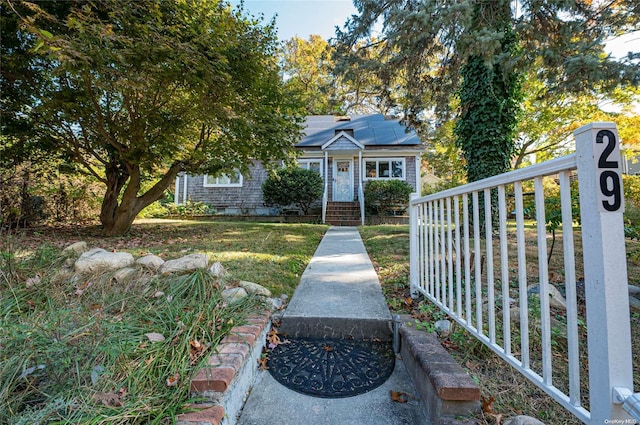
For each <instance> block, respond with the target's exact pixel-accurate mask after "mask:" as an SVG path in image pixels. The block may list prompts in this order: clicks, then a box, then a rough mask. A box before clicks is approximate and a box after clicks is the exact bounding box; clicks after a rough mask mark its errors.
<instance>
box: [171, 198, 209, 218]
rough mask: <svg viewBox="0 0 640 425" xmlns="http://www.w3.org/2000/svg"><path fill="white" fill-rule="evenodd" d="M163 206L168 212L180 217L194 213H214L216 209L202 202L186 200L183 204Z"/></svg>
mask: <svg viewBox="0 0 640 425" xmlns="http://www.w3.org/2000/svg"><path fill="white" fill-rule="evenodd" d="M164 208H166V209H167V210H169V214H171V215H177V216H180V217H190V216H194V215H212V214H215V213H216V209H215V208H214V207H213V206H211V205H209V204H206V203H204V202H193V201H190V200H188V201H187V202H186V203H184V204H179V205H176V204H171V203H168V204H165V205H164Z"/></svg>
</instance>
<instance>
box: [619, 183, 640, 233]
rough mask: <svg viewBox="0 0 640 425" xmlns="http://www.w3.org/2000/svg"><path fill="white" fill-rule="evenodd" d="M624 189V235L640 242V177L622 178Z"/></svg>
mask: <svg viewBox="0 0 640 425" xmlns="http://www.w3.org/2000/svg"><path fill="white" fill-rule="evenodd" d="M622 186H623V188H624V202H625V207H624V234H625V236H626V237H628V238H631V239H638V240H640V176H627V175H623V176H622Z"/></svg>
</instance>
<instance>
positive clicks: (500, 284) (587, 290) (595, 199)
mask: <svg viewBox="0 0 640 425" xmlns="http://www.w3.org/2000/svg"><path fill="white" fill-rule="evenodd" d="M574 136H575V138H576V153H575V154H573V155H569V156H566V157H563V158H558V159H554V160H551V161H548V162H545V163H542V164H538V165H534V166H531V167H528V168H524V169H520V170H516V171H512V172H509V173H506V174H503V175H499V176H495V177H491V178H488V179H485V180H481V181H477V182H473V183H470V184H467V185H465V186H460V187H457V188H454V189H450V190H446V191H443V192H440V193H436V194H433V195H429V196H426V197H422V198H418V197H417V196H414V197H413V198H412V200H411V203H410V216H411V221H410V223H411V227H410V233H411V290H412V295H414V296H418V295H419V294H422V295H424V296H425V297H426V298H428V299H429V300H430V301H432V302H433V303H435V304H436V305H438V306H439V307H440V308H441V309H442V310H444V311H445V312H446V313H447V314H448V315H449V316H451V317H452V318H453V319H454V320H455V321H456V322H457V323H459V324H460V325H461V326H462V327H464V328H465V329H466V330H467V331H469V332H470V333H471V334H473V335H474V336H475V337H477V338H478V339H480V340H481V341H482V342H484V343H485V344H486V345H487V346H488V347H489V348H490V349H491V350H493V351H494V352H495V353H497V354H498V355H500V356H501V357H502V358H503V359H504V360H505V361H506V362H508V363H509V364H510V365H511V366H513V367H515V368H516V369H517V370H519V371H520V372H521V373H522V374H523V375H524V376H526V377H527V378H528V379H529V380H530V381H531V382H533V383H534V384H536V385H537V386H538V387H539V388H541V389H542V390H544V391H545V392H546V393H547V394H548V395H550V396H551V397H553V398H554V399H555V400H556V401H557V402H559V403H560V404H561V405H562V406H564V407H565V408H566V409H568V410H569V411H570V412H571V413H573V415H575V416H576V417H577V418H578V419H580V420H581V421H582V422H584V423H587V424H593V425H595V424H598V425H602V424H604V423H634V422H629V421H631V419H630V416H628V415H627V413H626V412H625V411H624V409H623V408H622V401H623V400H621V399H620V397H614V392H615V391H614V388H616V389H617V392H615V393H616V394H620V390H622V392H623V393H624V394H631V393H632V392H633V369H632V357H631V333H630V324H629V299H628V290H627V271H626V256H625V242H624V230H623V222H622V212H623V209H624V200H623V195H622V186H621V179H620V152H619V147H618V138H617V131H616V128H615V125H614V124H612V123H593V124H589V125H587V126H584V127H582V128H580V129H578V130H576V132H575V133H574ZM576 173H577V177H578V186H579V188H578V189H575V188H573V189H572V187H571V181H572V180H573V176H574V175H576ZM551 177H553V179H551ZM549 180H552V181H553V183H551V186H553V185H556V190H557V189H558V187H557V186H559V196H558V197H556V199H558V198H559V200H560V202H559V203H560V211H561V218H560V219H559V222H560V225H559V226H558V228H559V229H561V233H562V235H561V240H562V247H563V252H562V253H558V254H557V255H555V256H554V257H553V260H554V261H558V260H557V258H556V257H561V258H562V264H563V273H562V274H563V275H562V276H561V278H562V280H563V282H562V283H563V285H564V288H565V291H566V307H557V306H555V305H554V307H553V308H552V307H551V306H550V297H549V295H550V290H553V289H554V287H552V285H553V283H554V282H556V281H557V280H558V276H552V277H553V279H551V280H550V276H549V263H548V258H547V255H548V249H549V246H548V243H547V238H548V234H547V229H546V217H547V216H546V212H545V199H546V200H547V202H548V205H549V206H551V205H552V204H551V203H550V198H551V197H550V196H548V194H547V196H546V197H545V188H544V183H545V182H549ZM547 185H549V184H548V183H547ZM549 190H550V189H547V192H549ZM572 194H573V202H572ZM576 196H579V202H580V203H579V205H580V214H579V218H578V216H575V215H573V214H572V209H573V208H575V204H576V202H575V198H576ZM531 197H532V198H531ZM525 199H526V200H527V204H525ZM525 205H531V206H530V207H528V208H525ZM533 211H535V220H534V222H535V227H534V228H535V231H533V229H531V227H532V224H530V223H529V222H528V221H526V220H525V217H527V214H528V213H532V212H533ZM578 219H579V222H580V223H581V232H582V251H583V254H582V261H583V264H584V299H586V302H585V303H583V301H582V299H583V298H582V294H581V295H580V297H581V298H580V303H579V302H578V288H577V285H576V284H577V278H576V252H577V250H576V246H575V244H574V238H573V235H574V226H575V225H576V221H577V220H578ZM484 223H486V224H487V225H484ZM558 239H560V236H558ZM558 243H559V242H558ZM536 257H537V258H536ZM579 257H580V256H578V258H579ZM578 264H580V263H578ZM580 284H582V281H580ZM533 285H536V288H537V292H538V294H539V297H537V298H534V297H532V296H531V292H534V289H533V288H532V286H533ZM583 304H586V306H585V305H583ZM585 310H586V313H585V314H586V317H585V314H583V312H584V311H585ZM552 312H553V313H554V314H553V316H552ZM558 318H560V319H558ZM565 318H566V319H565ZM585 322H586V325H585ZM565 326H566V329H565ZM585 327H586V330H585ZM585 334H586V336H585ZM585 339H586V341H587V344H586V345H587V348H588V350H587V352H586V353H585V350H584V347H583V345H584V340H585ZM581 343H582V345H581ZM559 347H560V348H559ZM559 350H561V351H563V352H562V353H561V354H559V353H558V351H559ZM587 363H588V378H587V377H586V376H584V375H585V374H584V373H581V367H582V365H585V364H587ZM563 369H564V370H563ZM560 371H562V372H564V373H560ZM566 376H568V378H566V380H565V378H564V377H566ZM554 378H556V380H555V381H554ZM587 379H588V380H587ZM581 388H583V389H585V388H588V391H587V392H588V395H587V394H581ZM630 399H631V398H629V400H630ZM616 420H619V421H620V422H615V421H616ZM623 421H627V422H623Z"/></svg>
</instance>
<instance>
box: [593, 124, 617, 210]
mask: <svg viewBox="0 0 640 425" xmlns="http://www.w3.org/2000/svg"><path fill="white" fill-rule="evenodd" d="M596 152H600V155H599V156H598V159H597V161H598V162H597V165H598V175H599V178H598V180H599V182H598V183H599V188H600V191H599V194H598V198H599V199H598V201H599V202H598V204H599V207H600V211H610V212H614V211H620V208H621V207H622V206H623V205H624V203H623V195H622V182H621V179H620V148H619V147H618V140H617V138H616V136H615V134H614V133H613V132H612V131H611V130H600V131H598V133H597V134H596Z"/></svg>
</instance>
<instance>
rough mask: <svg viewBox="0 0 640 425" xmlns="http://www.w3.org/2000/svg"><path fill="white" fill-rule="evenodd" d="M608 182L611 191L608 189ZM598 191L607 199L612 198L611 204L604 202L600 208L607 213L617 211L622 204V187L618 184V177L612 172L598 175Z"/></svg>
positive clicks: (608, 171)
mask: <svg viewBox="0 0 640 425" xmlns="http://www.w3.org/2000/svg"><path fill="white" fill-rule="evenodd" d="M609 181H611V189H609ZM600 191H601V192H602V194H603V195H604V196H606V197H607V198H609V197H613V203H611V202H609V201H607V200H604V201H602V206H603V207H604V209H605V210H607V211H618V210H619V209H620V206H621V204H622V196H621V194H622V185H621V184H620V175H619V174H618V173H617V172H615V171H613V170H605V171H603V172H602V174H600Z"/></svg>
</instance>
